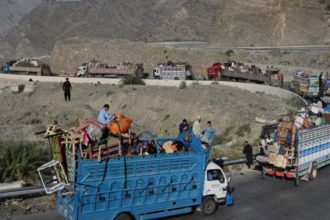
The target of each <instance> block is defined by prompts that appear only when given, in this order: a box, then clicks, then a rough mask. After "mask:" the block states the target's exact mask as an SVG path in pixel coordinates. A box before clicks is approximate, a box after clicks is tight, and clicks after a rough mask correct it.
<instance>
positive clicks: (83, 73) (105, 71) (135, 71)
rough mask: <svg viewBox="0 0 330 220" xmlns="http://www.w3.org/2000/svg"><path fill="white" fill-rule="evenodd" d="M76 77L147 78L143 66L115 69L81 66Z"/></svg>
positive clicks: (118, 67) (115, 67)
mask: <svg viewBox="0 0 330 220" xmlns="http://www.w3.org/2000/svg"><path fill="white" fill-rule="evenodd" d="M75 76H78V77H107V78H120V77H125V76H136V77H139V78H144V77H145V76H144V68H143V64H136V65H130V66H114V67H90V66H88V65H81V66H79V67H78V68H77V70H76V73H75Z"/></svg>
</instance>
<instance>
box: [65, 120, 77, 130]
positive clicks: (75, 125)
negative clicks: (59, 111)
mask: <svg viewBox="0 0 330 220" xmlns="http://www.w3.org/2000/svg"><path fill="white" fill-rule="evenodd" d="M66 125H67V126H68V127H70V128H72V127H77V126H79V119H78V118H77V119H74V120H71V121H68V122H67V123H66Z"/></svg>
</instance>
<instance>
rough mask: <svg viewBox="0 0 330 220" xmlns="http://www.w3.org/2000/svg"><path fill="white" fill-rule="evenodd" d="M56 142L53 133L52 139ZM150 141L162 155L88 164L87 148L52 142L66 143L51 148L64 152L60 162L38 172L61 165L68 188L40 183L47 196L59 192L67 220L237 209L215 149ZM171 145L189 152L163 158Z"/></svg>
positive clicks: (190, 140) (190, 141)
mask: <svg viewBox="0 0 330 220" xmlns="http://www.w3.org/2000/svg"><path fill="white" fill-rule="evenodd" d="M61 134H63V133H61ZM55 136H56V133H53V134H52V135H50V136H48V137H51V138H54V137H55ZM71 137H73V136H71ZM73 138H74V139H75V140H77V139H76V138H77V137H73ZM61 140H62V142H61ZM149 141H153V143H155V144H156V146H157V152H155V153H153V154H149V155H124V154H119V155H116V156H113V155H112V156H110V154H111V153H108V154H107V155H108V157H107V156H106V157H104V158H103V159H102V160H98V159H97V158H93V157H92V158H88V159H86V158H83V157H82V156H81V153H82V151H81V149H82V147H81V146H80V147H75V146H79V145H75V144H72V145H70V141H68V140H63V139H60V141H55V142H54V141H50V143H62V144H60V145H58V146H53V147H52V149H53V151H52V152H53V154H54V153H55V154H56V152H61V153H60V154H61V155H60V156H54V157H56V158H60V159H59V160H60V161H61V162H59V161H51V162H49V163H47V164H45V165H43V166H42V167H41V168H39V169H38V171H39V173H41V172H42V170H44V169H46V168H49V167H51V166H53V165H54V164H61V168H60V169H58V170H60V172H58V173H57V176H58V177H62V179H64V181H63V184H61V183H60V181H59V182H58V183H59V184H58V185H56V186H52V187H51V188H47V185H46V184H45V181H44V179H43V177H42V175H41V180H42V182H43V183H44V187H45V189H46V192H49V193H51V192H55V191H56V199H57V201H56V204H57V207H58V210H59V211H60V213H61V214H62V215H63V216H64V217H65V218H66V219H68V220H73V219H79V220H83V219H86V220H87V219H109V220H112V219H115V220H131V219H156V218H164V217H169V216H175V215H180V214H184V213H189V212H192V211H193V210H195V209H198V210H200V211H201V212H202V213H203V214H204V215H211V214H213V213H214V212H215V211H216V210H217V207H218V204H219V203H221V204H225V203H227V205H231V204H232V198H231V193H232V192H233V187H231V186H229V183H230V177H229V178H227V177H226V175H225V173H224V172H223V170H222V169H221V168H220V167H219V166H218V165H217V164H215V163H214V162H212V161H209V159H208V157H209V152H210V150H211V146H210V145H208V144H206V143H202V142H201V140H200V139H199V138H197V137H196V136H194V135H192V134H188V133H182V134H180V135H179V136H178V137H177V138H159V139H154V140H149ZM146 142H147V144H148V143H149V142H148V140H144V143H146ZM168 142H171V143H178V142H180V143H182V144H183V143H184V145H185V148H186V149H189V150H185V151H181V152H174V153H164V152H163V151H162V146H164V144H165V143H168ZM71 143H73V142H71ZM75 143H80V141H79V140H78V141H76V142H75ZM64 161H65V162H64Z"/></svg>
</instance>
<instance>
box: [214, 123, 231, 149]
mask: <svg viewBox="0 0 330 220" xmlns="http://www.w3.org/2000/svg"><path fill="white" fill-rule="evenodd" d="M233 129H234V126H230V127H227V128H226V129H225V132H224V133H223V134H222V135H217V136H216V138H215V140H214V145H217V144H224V143H228V142H230V141H232V140H233V137H232V135H231V131H232V130H233Z"/></svg>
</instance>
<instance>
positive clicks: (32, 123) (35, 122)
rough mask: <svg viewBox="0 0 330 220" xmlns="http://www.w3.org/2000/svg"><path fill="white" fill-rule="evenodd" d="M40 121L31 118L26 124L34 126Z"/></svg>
mask: <svg viewBox="0 0 330 220" xmlns="http://www.w3.org/2000/svg"><path fill="white" fill-rule="evenodd" d="M41 122H42V121H41V119H40V118H32V119H31V120H30V121H29V122H28V124H31V125H34V124H40V123H41Z"/></svg>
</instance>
